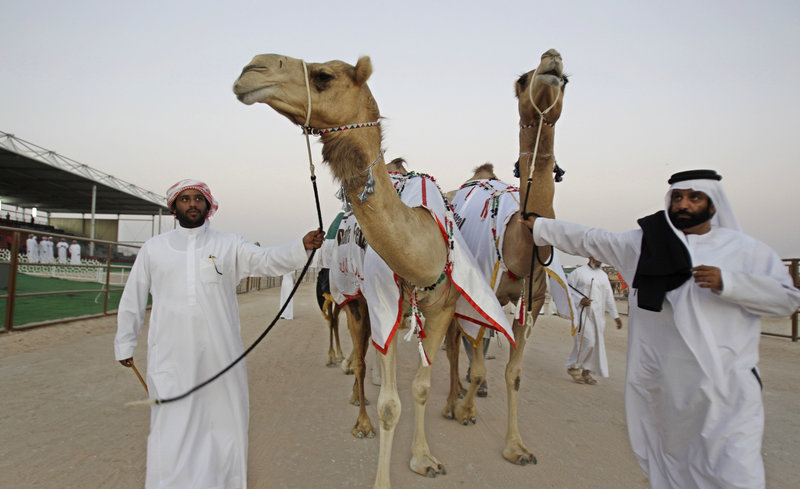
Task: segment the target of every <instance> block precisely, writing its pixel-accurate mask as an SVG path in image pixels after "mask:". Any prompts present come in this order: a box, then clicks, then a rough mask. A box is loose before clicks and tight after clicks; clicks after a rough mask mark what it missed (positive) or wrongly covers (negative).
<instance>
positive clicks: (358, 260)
mask: <svg viewBox="0 0 800 489" xmlns="http://www.w3.org/2000/svg"><path fill="white" fill-rule="evenodd" d="M366 249H367V240H366V239H364V235H363V234H361V227H360V226H359V225H358V221H357V220H356V217H355V216H354V215H353V213H352V212H348V213H346V214H344V215H343V216H342V218H341V220H340V221H339V222H338V227H337V228H336V229H333V228H332V229H329V230H328V235H327V236H326V239H325V243H324V244H323V250H322V255H323V258H322V262H323V266H324V267H325V268H328V269H330V272H329V280H330V288H331V296H332V297H333V300H334V301H336V303H337V304H338V305H340V306H341V305H343V304H345V303H347V302H349V301H351V300H353V299H355V298H357V297H359V296H361V282H362V281H363V280H364V253H365V252H366Z"/></svg>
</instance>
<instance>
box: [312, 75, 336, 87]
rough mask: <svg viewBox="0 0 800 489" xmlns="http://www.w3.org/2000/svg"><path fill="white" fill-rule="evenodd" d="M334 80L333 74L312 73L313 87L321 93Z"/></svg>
mask: <svg viewBox="0 0 800 489" xmlns="http://www.w3.org/2000/svg"><path fill="white" fill-rule="evenodd" d="M334 78H336V77H335V75H334V74H333V73H329V72H327V71H318V72H316V73H314V86H315V87H316V88H317V90H319V91H323V90H325V89H326V88H328V86H329V85H330V83H331V81H332V80H333V79H334Z"/></svg>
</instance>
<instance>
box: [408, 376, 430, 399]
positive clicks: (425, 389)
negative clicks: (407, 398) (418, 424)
mask: <svg viewBox="0 0 800 489" xmlns="http://www.w3.org/2000/svg"><path fill="white" fill-rule="evenodd" d="M411 392H412V393H413V395H414V401H416V402H423V403H424V402H426V401H427V400H428V397H429V396H430V394H431V383H430V381H428V382H423V381H418V382H414V384H413V385H412V386H411Z"/></svg>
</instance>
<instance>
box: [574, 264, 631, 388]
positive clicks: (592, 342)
mask: <svg viewBox="0 0 800 489" xmlns="http://www.w3.org/2000/svg"><path fill="white" fill-rule="evenodd" d="M601 265H602V263H601V262H600V261H599V260H595V259H594V258H593V257H589V263H587V264H586V265H583V266H581V267H578V268H576V269H575V270H573V272H572V273H570V274H569V275H568V276H567V283H568V284H569V292H570V295H571V298H572V302H573V303H574V304H578V313H579V319H578V329H577V330H576V331H575V335H574V336H573V338H574V341H573V347H572V353H570V355H569V358H567V373H568V374H569V375H570V376H571V377H572V380H574V381H575V382H577V383H579V384H588V385H595V384H597V380H595V379H594V377H592V373H594V374H596V375H599V376H601V377H608V358H607V357H606V344H605V340H604V338H603V334H604V332H605V329H606V312H608V313H609V314H610V315H611V317H612V318H614V322H616V324H617V329H621V328H622V320H621V319H620V318H619V313H618V312H617V304H616V303H615V302H614V291H613V290H612V289H611V282H610V281H609V280H608V275H607V274H606V272H605V271H603V269H602V268H601Z"/></svg>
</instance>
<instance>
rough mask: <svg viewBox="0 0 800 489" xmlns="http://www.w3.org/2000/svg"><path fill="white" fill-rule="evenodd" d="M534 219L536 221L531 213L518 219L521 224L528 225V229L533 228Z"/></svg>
mask: <svg viewBox="0 0 800 489" xmlns="http://www.w3.org/2000/svg"><path fill="white" fill-rule="evenodd" d="M534 221H536V216H533V215H531V216H528V218H527V219H520V220H519V222H521V223H522V224H524V225H526V226H528V229H531V230H533V223H534Z"/></svg>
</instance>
